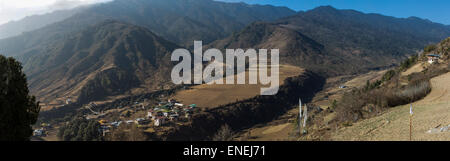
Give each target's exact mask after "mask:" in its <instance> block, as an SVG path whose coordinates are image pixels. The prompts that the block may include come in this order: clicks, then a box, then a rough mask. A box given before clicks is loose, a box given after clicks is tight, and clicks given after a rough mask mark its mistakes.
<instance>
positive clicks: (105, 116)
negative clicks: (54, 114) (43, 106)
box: [33, 99, 199, 137]
mask: <svg viewBox="0 0 450 161" xmlns="http://www.w3.org/2000/svg"><path fill="white" fill-rule="evenodd" d="M96 107H97V104H96V103H93V102H92V103H90V104H88V105H86V106H85V107H84V109H86V110H88V111H90V114H86V115H85V116H84V117H85V118H86V119H87V120H98V123H99V124H100V128H99V131H100V132H101V133H102V134H103V136H106V135H108V134H109V133H111V131H112V130H113V129H115V128H118V127H119V126H120V125H121V124H127V125H132V124H135V125H137V127H138V128H141V129H143V130H146V131H147V132H154V131H155V129H157V128H158V127H159V128H164V127H170V126H173V125H177V124H182V123H186V122H188V121H189V119H190V118H191V117H192V115H193V114H194V113H195V112H197V111H198V110H199V109H198V107H197V105H196V104H191V105H184V104H182V103H180V102H179V101H177V100H175V99H168V100H167V101H159V102H157V103H148V104H146V102H145V101H144V102H134V103H133V104H132V105H130V106H126V107H117V108H116V109H110V110H107V111H101V112H96V111H95V110H94V109H96ZM114 114H120V115H119V117H114V116H112V115H114ZM49 129H52V126H50V125H49V124H45V123H43V124H42V125H41V126H40V127H39V128H36V129H35V130H34V131H33V135H34V136H37V137H45V136H47V134H48V130H49ZM149 129H151V130H149Z"/></svg>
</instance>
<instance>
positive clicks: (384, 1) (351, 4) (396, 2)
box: [219, 0, 450, 25]
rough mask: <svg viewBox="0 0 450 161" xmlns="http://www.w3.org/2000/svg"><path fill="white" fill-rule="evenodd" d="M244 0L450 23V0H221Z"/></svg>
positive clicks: (300, 8) (297, 9)
mask: <svg viewBox="0 0 450 161" xmlns="http://www.w3.org/2000/svg"><path fill="white" fill-rule="evenodd" d="M219 1H228V2H239V1H243V2H246V3H250V4H255V3H258V4H272V5H276V6H287V7H289V8H291V9H293V10H296V11H299V10H303V11H304V10H309V9H313V8H315V7H318V6H323V5H331V6H333V7H336V8H338V9H354V10H358V11H362V12H365V13H380V14H383V15H388V16H394V17H402V18H406V17H410V16H417V17H420V18H426V19H429V20H431V21H434V22H438V23H443V24H446V25H450V0H219Z"/></svg>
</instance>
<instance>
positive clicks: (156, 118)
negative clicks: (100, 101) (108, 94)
mask: <svg viewBox="0 0 450 161" xmlns="http://www.w3.org/2000/svg"><path fill="white" fill-rule="evenodd" d="M136 105H139V103H136ZM142 106H143V105H142ZM143 108H144V107H143ZM195 108H197V105H196V104H191V105H188V106H184V105H183V104H181V103H179V102H177V101H176V100H174V99H169V100H168V101H167V102H159V103H158V105H157V106H155V107H153V108H150V109H149V110H148V112H147V116H146V117H145V118H137V119H134V120H127V121H115V122H107V121H106V120H100V121H99V123H100V125H101V126H100V129H99V131H101V132H102V133H103V135H105V134H106V133H109V132H110V130H111V129H112V128H117V127H119V126H120V125H121V124H122V123H126V124H136V125H148V124H150V123H152V122H153V125H154V126H163V125H165V124H167V123H169V122H170V121H180V120H182V119H189V118H190V117H191V116H192V114H193V113H194V109H195Z"/></svg>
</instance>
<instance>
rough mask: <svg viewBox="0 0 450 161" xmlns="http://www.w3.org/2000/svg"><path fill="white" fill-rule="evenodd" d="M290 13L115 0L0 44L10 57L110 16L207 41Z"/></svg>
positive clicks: (204, 1)
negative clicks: (257, 22)
mask: <svg viewBox="0 0 450 161" xmlns="http://www.w3.org/2000/svg"><path fill="white" fill-rule="evenodd" d="M293 14H295V12H294V11H292V10H290V9H288V8H286V7H274V6H261V5H247V4H244V3H224V2H217V1H212V0H163V1H162V0H115V1H112V2H109V3H104V4H99V5H95V6H91V7H88V8H86V9H85V10H83V12H79V13H77V14H74V15H73V16H71V17H69V18H67V19H64V20H63V21H59V22H56V23H54V24H51V25H48V26H46V27H44V28H41V29H38V30H35V31H30V32H26V33H24V34H22V35H19V36H16V37H11V38H7V39H2V40H0V49H2V50H3V51H1V52H2V53H4V54H7V55H10V56H14V55H20V54H22V52H24V50H26V49H28V48H32V47H33V46H37V45H38V44H39V41H46V40H49V39H54V38H55V37H60V36H63V35H65V34H69V33H73V32H79V31H80V30H82V29H84V28H85V27H87V26H89V25H91V24H96V23H99V22H102V21H105V20H109V19H114V20H119V21H122V22H126V23H130V24H134V25H138V26H143V27H146V28H148V29H149V30H150V31H152V32H153V33H155V34H157V35H159V36H161V37H163V38H164V39H167V40H169V41H172V42H175V43H177V44H180V45H185V46H192V45H193V41H194V40H203V41H204V43H209V42H211V41H214V40H216V39H220V38H224V37H226V36H228V35H229V34H231V33H232V32H235V31H238V30H240V29H242V28H243V27H245V26H246V25H248V24H250V23H252V22H254V21H271V20H276V19H278V18H281V17H285V16H289V15H293ZM18 44H20V45H18ZM24 47H25V48H24Z"/></svg>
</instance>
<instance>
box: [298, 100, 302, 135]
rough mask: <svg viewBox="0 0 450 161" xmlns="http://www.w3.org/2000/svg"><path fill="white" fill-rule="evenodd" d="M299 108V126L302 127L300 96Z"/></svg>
mask: <svg viewBox="0 0 450 161" xmlns="http://www.w3.org/2000/svg"><path fill="white" fill-rule="evenodd" d="M298 109H299V113H298V127H299V128H301V127H302V100H300V98H299V99H298Z"/></svg>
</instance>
